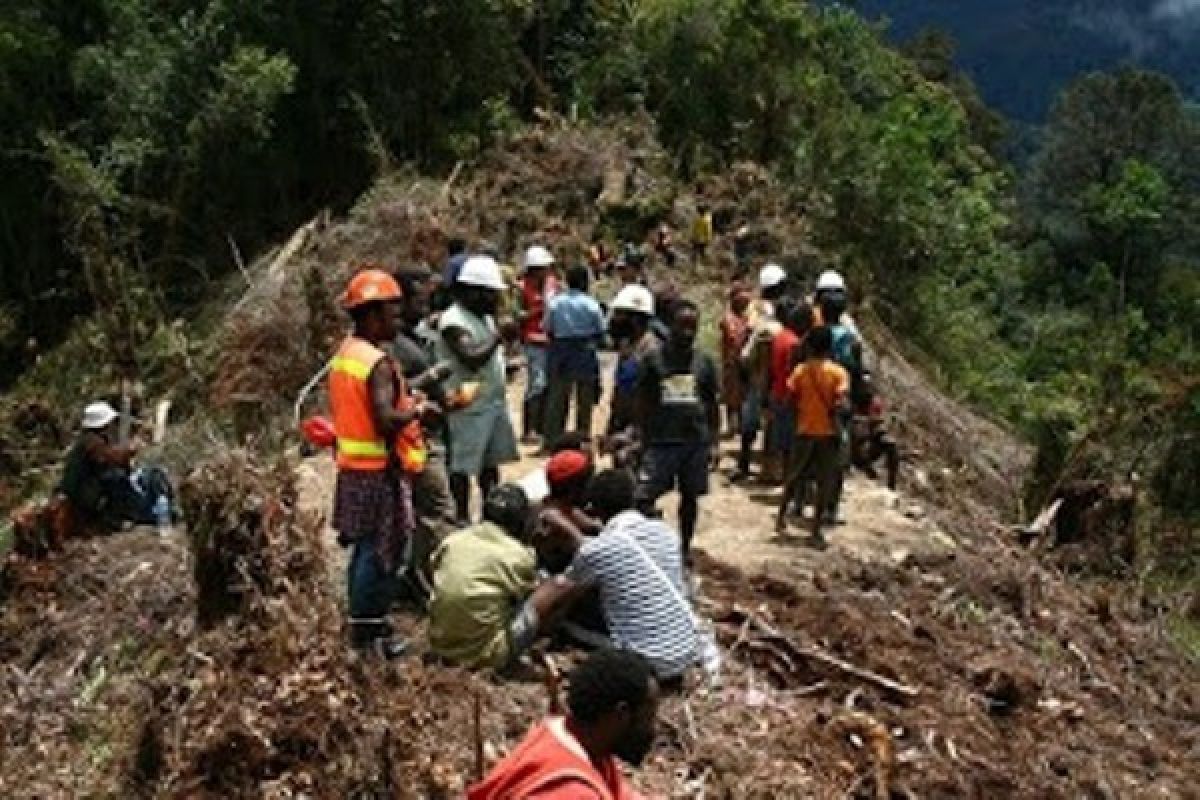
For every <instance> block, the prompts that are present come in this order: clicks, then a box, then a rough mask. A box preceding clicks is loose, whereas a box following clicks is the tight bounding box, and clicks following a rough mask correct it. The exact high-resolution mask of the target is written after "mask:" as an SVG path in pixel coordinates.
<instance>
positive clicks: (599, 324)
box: [543, 264, 608, 443]
mask: <svg viewBox="0 0 1200 800" xmlns="http://www.w3.org/2000/svg"><path fill="white" fill-rule="evenodd" d="M589 281H590V278H589V275H588V268H587V267H586V266H584V265H582V264H577V265H575V266H573V267H571V268H570V269H568V270H567V290H566V291H565V292H560V293H559V294H557V295H555V296H554V297H553V298H551V299H550V301H549V302H548V303H547V305H546V319H545V328H546V335H547V336H548V337H549V340H550V344H549V347H548V350H547V373H548V376H549V382H550V385H549V389H548V390H547V392H546V408H545V419H544V431H543V432H544V433H545V436H546V441H547V443H549V442H553V441H554V440H555V439H557V438H558V437H559V436H561V435H562V434H563V431H564V430H566V425H567V411H568V409H569V407H570V405H571V395H572V394H574V395H575V428H574V429H575V430H577V431H579V432H580V433H582V434H583V435H584V436H591V435H592V410H593V409H594V408H595V405H596V399H597V398H598V396H599V394H600V360H599V355H598V352H597V347H598V345H599V343H600V340H601V339H602V338H603V337H604V334H605V331H606V329H607V328H608V322H607V320H605V318H604V311H603V309H601V308H600V304H599V303H598V302H596V298H594V297H592V296H591V295H590V294H588V289H589Z"/></svg>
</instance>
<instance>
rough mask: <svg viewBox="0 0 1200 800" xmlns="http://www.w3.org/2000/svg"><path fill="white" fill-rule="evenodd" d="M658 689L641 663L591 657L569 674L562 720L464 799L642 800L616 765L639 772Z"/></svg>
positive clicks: (619, 654) (537, 732)
mask: <svg viewBox="0 0 1200 800" xmlns="http://www.w3.org/2000/svg"><path fill="white" fill-rule="evenodd" d="M658 696H659V692H658V682H657V681H656V680H655V678H654V670H653V669H652V668H651V667H650V664H649V663H647V661H646V660H645V659H644V658H642V657H641V656H639V655H637V654H635V653H632V652H629V651H628V650H611V649H604V650H597V651H596V652H594V653H592V654H591V655H590V656H588V658H587V659H586V660H585V661H584V662H583V663H582V664H580V665H579V666H578V667H577V668H576V669H575V671H574V672H572V673H571V677H570V679H569V684H568V689H567V708H568V713H567V715H566V716H565V717H550V718H548V719H545V720H543V721H542V722H541V723H539V724H538V725H536V726H535V727H534V728H533V730H531V731H530V732H529V733H528V735H526V737H525V739H524V741H522V742H521V743H520V744H519V745H517V748H516V749H515V750H513V751H512V753H510V754H509V755H508V757H507V758H505V759H504V760H503V761H501V762H500V763H499V764H497V765H496V766H495V768H493V769H492V771H491V772H490V773H489V774H488V776H487V777H486V778H484V779H483V780H482V781H480V782H479V783H477V784H475V785H474V786H472V787H470V788H469V789H468V790H467V800H641V797H642V796H641V795H640V794H638V793H637V792H636V791H634V789H633V788H632V787H631V786H630V785H629V784H628V782H626V781H625V779H624V778H623V777H622V776H621V768H620V767H619V766H618V764H617V760H618V759H620V760H621V761H624V762H625V763H626V764H629V765H630V766H632V767H637V766H639V765H640V764H641V763H642V761H643V760H645V758H646V755H647V754H648V753H649V752H650V748H651V747H652V746H653V745H654V736H655V727H656V724H657V717H658Z"/></svg>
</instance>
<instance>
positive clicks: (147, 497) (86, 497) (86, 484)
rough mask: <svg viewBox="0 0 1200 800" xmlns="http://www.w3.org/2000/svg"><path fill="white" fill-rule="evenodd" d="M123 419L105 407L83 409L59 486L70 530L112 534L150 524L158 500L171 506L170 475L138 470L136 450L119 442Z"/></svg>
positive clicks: (104, 405) (94, 404) (159, 470)
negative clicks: (67, 509) (135, 467)
mask: <svg viewBox="0 0 1200 800" xmlns="http://www.w3.org/2000/svg"><path fill="white" fill-rule="evenodd" d="M119 419H120V414H118V413H117V412H116V410H115V409H114V408H113V407H112V406H111V405H109V404H108V403H105V402H96V403H92V404H90V405H89V406H88V407H87V408H86V409H84V412H83V425H82V429H81V430H80V432H79V437H78V438H77V439H76V440H75V443H74V444H73V445H72V446H71V449H70V450H69V451H68V453H67V459H66V463H65V465H64V467H63V476H62V480H61V482H60V483H59V486H58V494H59V495H61V496H62V497H64V498H66V501H67V505H68V507H69V514H68V516H69V518H70V520H71V527H80V528H84V529H89V530H104V531H113V530H120V529H121V528H122V527H124V526H125V525H126V524H133V525H152V524H154V523H155V522H156V521H157V520H156V519H155V513H154V510H155V505H156V503H157V502H158V500H159V498H160V497H165V498H166V499H167V501H168V503H169V502H170V499H171V484H170V481H169V480H168V479H167V477H166V473H165V472H163V471H162V470H161V469H159V468H157V467H146V468H143V469H141V470H135V469H134V468H133V457H134V455H135V454H136V453H137V448H136V447H135V446H133V445H121V444H118V443H117V423H118V421H119Z"/></svg>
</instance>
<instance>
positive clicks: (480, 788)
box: [467, 717, 640, 800]
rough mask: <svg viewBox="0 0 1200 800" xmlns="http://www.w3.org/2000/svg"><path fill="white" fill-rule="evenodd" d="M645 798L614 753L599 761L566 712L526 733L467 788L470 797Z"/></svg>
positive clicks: (487, 799)
mask: <svg viewBox="0 0 1200 800" xmlns="http://www.w3.org/2000/svg"><path fill="white" fill-rule="evenodd" d="M535 798H536V800H639V798H640V796H639V795H638V794H637V793H636V792H634V791H633V789H631V788H630V786H629V784H627V783H626V782H625V779H624V778H623V777H621V770H620V768H619V767H618V766H617V762H616V760H615V759H614V758H612V757H611V756H609V757H608V758H607V759H605V760H604V763H602V764H599V765H596V764H593V763H592V761H591V759H589V758H588V756H587V752H586V751H585V750H584V749H583V746H582V745H581V744H579V740H578V739H576V738H575V737H574V736H572V735H571V732H570V731H569V730H568V729H567V726H566V721H565V720H564V719H563V718H562V717H551V718H550V719H547V720H545V721H544V722H542V723H541V724H540V725H537V726H536V727H534V729H533V730H531V731H530V732H529V734H528V735H526V737H525V739H524V741H522V742H521V743H520V744H519V745H517V748H516V749H515V750H513V751H512V752H511V753H510V754H509V755H508V756H507V757H506V758H505V759H504V760H502V761H501V762H500V763H499V764H497V765H496V766H495V767H494V768H493V769H492V771H491V772H490V773H488V775H487V777H485V778H484V779H483V780H482V781H480V782H479V783H477V784H475V785H474V786H472V787H470V788H469V789H467V800H535Z"/></svg>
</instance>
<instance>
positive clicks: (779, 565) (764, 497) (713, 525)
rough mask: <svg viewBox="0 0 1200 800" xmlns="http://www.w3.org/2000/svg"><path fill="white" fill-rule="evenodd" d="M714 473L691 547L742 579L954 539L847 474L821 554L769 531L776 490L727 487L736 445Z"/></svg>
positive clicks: (893, 556)
mask: <svg viewBox="0 0 1200 800" xmlns="http://www.w3.org/2000/svg"><path fill="white" fill-rule="evenodd" d="M612 362H613V357H612V356H611V355H610V354H605V356H603V357H602V376H603V378H602V380H603V382H604V384H605V386H606V394H605V396H604V398H602V400H601V402H600V403H599V404H598V405H597V408H596V413H595V418H594V422H593V430H595V431H601V430H603V429H604V425H605V423H606V422H607V418H608V395H607V386H608V384H609V383H610V380H609V379H610V376H611V374H612ZM523 387H524V378H523V374H518V376H517V378H516V380H514V381H513V382H512V383H511V384H510V385H509V408H510V409H511V412H512V414H513V423H514V425H515V426H517V427H518V428H519V427H520V414H521V393H522V391H523ZM721 447H722V461H721V469H720V471H719V472H717V473H715V474H714V475H713V476H712V479H711V482H710V490H711V491H710V494H709V495H708V496H707V497H705V498H704V499H703V501H702V502H701V505H700V521H699V525H698V529H697V532H696V542H695V546H696V547H697V548H699V549H702V550H704V551H705V552H706V553H708V555H710V556H712V557H713V558H716V559H718V560H720V561H723V562H725V563H727V564H729V565H731V566H736V567H738V568H740V569H741V570H743V571H744V572H747V573H749V574H759V573H765V574H768V575H771V576H772V577H779V578H789V579H797V578H800V579H803V578H809V577H811V576H812V575H813V574H814V573H816V572H818V571H820V569H821V567H822V564H823V563H825V562H827V561H828V560H829V559H830V558H831V557H835V556H836V555H843V556H848V557H850V558H853V559H857V560H861V561H884V560H892V561H894V562H901V561H904V560H907V559H909V558H928V557H931V556H933V557H936V556H937V555H939V554H942V553H946V552H947V551H949V550H953V549H954V547H955V543H954V540H953V539H952V538H951V537H950V536H948V535H947V534H945V533H943V532H942V531H940V530H938V528H937V526H936V525H935V524H934V523H933V521H932V519H930V518H929V517H928V516H927V515H926V514H925V511H924V509H923V508H921V507H920V505H919V504H917V503H915V502H914V501H913V500H911V499H908V498H906V497H905V496H904V495H903V493H902V492H893V491H890V490H889V489H887V487H886V486H883V485H882V484H880V483H877V482H874V481H871V480H868V479H867V478H865V477H864V476H862V475H859V474H857V473H855V472H851V473H850V474H849V475H848V477H847V482H846V490H845V495H844V499H843V504H842V505H843V516H844V517H845V520H846V524H844V525H841V526H838V527H836V528H831V529H829V530H828V532H827V536H828V539H829V541H830V545H831V546H830V547H829V549H828V550H826V551H824V552H819V551H816V550H813V549H812V548H810V547H807V546H806V545H805V539H806V537H807V532H806V531H805V530H804V529H803V527H802V525H801V524H800V522H799V521H798V520H797V521H793V524H792V528H791V532H790V535H788V536H784V537H781V536H779V535H777V534H776V533H775V531H774V513H775V508H776V504H777V502H778V500H779V495H780V489H778V488H774V487H765V486H758V485H755V484H754V483H749V484H739V485H734V484H733V483H731V481H730V479H729V476H730V473H731V472H732V470H733V463H734V458H735V456H736V449H737V444H736V442H735V441H733V440H729V439H727V440H724V441H723V442H722V446H721ZM536 452H537V448H535V447H525V446H522V447H521V456H522V457H521V460H520V461H519V462H518V463H516V464H510V465H508V466H506V467H505V468H504V469H503V470H502V474H503V478H504V479H505V480H516V479H518V478H520V477H521V476H523V475H525V474H527V473H528V472H530V471H532V470H535V469H537V468H538V467H539V466H540V465H541V463H542V460H541V459H540V458H538V457H537V455H536ZM676 497H677V495H668V496H667V497H666V498H664V500H663V501H662V507H663V509H664V510H665V511H666V512H667V514H668V519H674V515H675V512H676V506H677V501H676V499H675V498H676Z"/></svg>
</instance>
